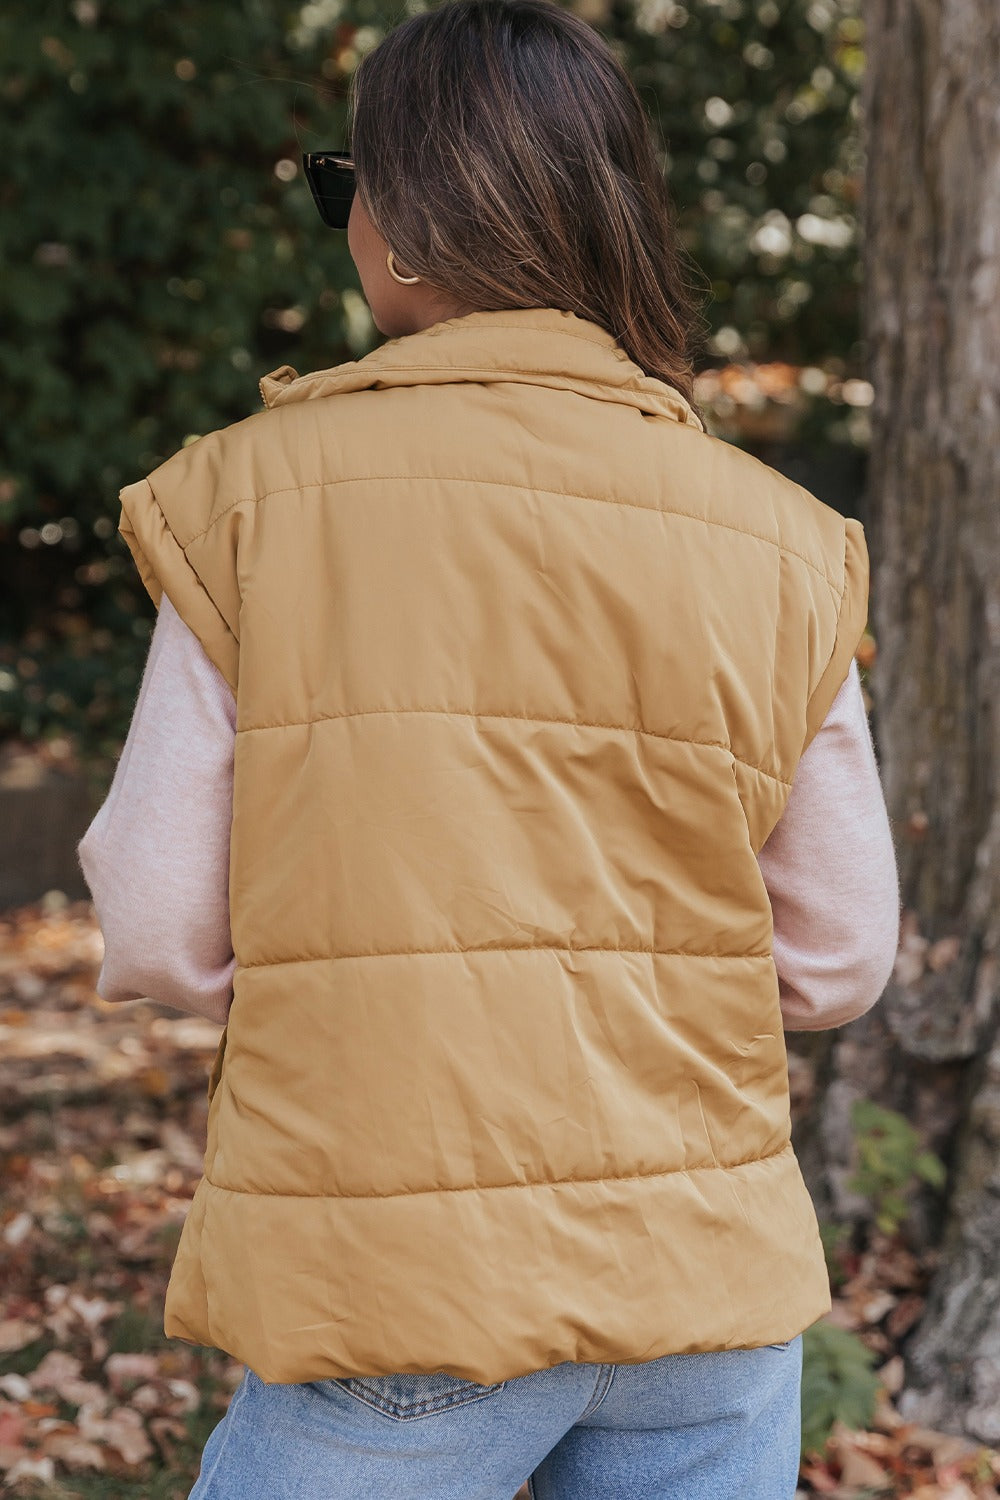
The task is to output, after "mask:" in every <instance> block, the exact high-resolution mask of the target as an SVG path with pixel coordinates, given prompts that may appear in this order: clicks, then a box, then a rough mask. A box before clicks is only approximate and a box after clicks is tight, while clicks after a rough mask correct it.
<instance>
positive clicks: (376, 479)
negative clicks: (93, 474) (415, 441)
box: [184, 473, 840, 599]
mask: <svg viewBox="0 0 1000 1500" xmlns="http://www.w3.org/2000/svg"><path fill="white" fill-rule="evenodd" d="M387 479H431V480H437V481H440V482H442V483H444V484H474V485H482V486H485V485H489V486H491V487H492V488H494V489H505V490H523V489H528V488H530V489H532V490H534V491H535V492H536V493H537V494H539V495H561V496H562V497H563V498H564V499H566V500H587V501H591V502H592V503H593V504H595V505H618V506H621V507H623V508H624V509H626V510H645V511H648V512H649V514H650V515H654V516H657V515H668V516H679V517H680V518H681V519H682V520H686V521H700V522H701V523H702V524H703V525H705V526H718V527H719V528H720V529H721V530H722V531H735V532H736V533H737V535H739V536H749V537H753V538H754V539H755V540H756V541H758V542H767V543H768V545H769V546H771V547H775V548H777V550H778V551H779V552H781V553H782V554H783V555H784V556H786V557H797V558H798V559H799V561H800V562H803V563H805V565H806V567H807V568H811V569H812V571H813V572H814V573H816V574H818V575H819V577H820V578H822V580H823V582H824V583H825V584H826V585H827V587H828V588H830V589H832V590H833V592H834V595H835V596H836V597H837V598H838V599H839V598H840V585H839V584H838V583H834V581H833V579H832V578H830V577H829V576H828V575H827V574H826V573H824V571H823V569H822V568H820V567H817V565H816V564H815V563H814V562H812V561H811V559H810V558H808V557H806V556H805V554H804V553H802V552H796V551H795V548H794V547H788V546H785V545H784V544H783V543H782V542H780V541H778V540H777V539H776V538H775V537H773V536H764V535H763V534H762V533H761V532H759V531H751V530H750V529H749V528H748V527H746V526H733V525H731V524H730V522H729V521H718V520H716V519H715V518H714V517H710V516H693V515H692V514H691V512H690V511H686V510H670V509H669V508H666V507H664V506H659V505H637V504H636V503H635V501H634V500H609V499H608V497H607V496H606V495H580V494H578V493H577V492H576V491H575V490H553V489H548V488H546V487H544V486H542V485H537V484H533V485H525V484H518V483H516V482H515V481H513V480H510V479H481V478H478V477H477V478H473V477H471V476H469V475H467V474H412V473H411V474H357V475H355V476H354V477H353V478H351V477H348V478H344V479H303V480H301V481H300V483H298V484H286V485H282V486H281V488H280V489H275V490H265V491H264V493H263V494H262V495H244V496H242V497H241V498H240V499H239V500H233V501H231V502H230V504H229V505H227V506H226V507H225V509H224V510H220V511H219V514H218V515H217V516H213V517H212V519H211V521H209V523H208V525H207V526H205V527H203V528H202V530H201V531H196V532H195V534H194V536H191V537H188V539H187V541H186V542H185V543H184V549H185V551H186V550H187V548H188V547H190V546H192V545H193V544H194V543H195V542H197V541H198V540H199V539H200V538H201V537H203V536H205V535H206V534H207V533H208V532H210V531H211V530H212V527H213V526H216V525H217V524H218V522H219V521H221V520H222V519H223V517H224V516H227V515H228V514H229V512H230V511H231V510H235V509H236V507H237V506H238V505H256V504H258V503H259V502H260V501H261V500H270V499H271V497H272V496H274V495H293V494H296V493H298V492H299V491H301V490H322V489H327V488H329V487H332V486H333V485H337V484H381V483H383V482H384V481H385V480H387Z"/></svg>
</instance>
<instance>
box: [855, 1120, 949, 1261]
mask: <svg viewBox="0 0 1000 1500" xmlns="http://www.w3.org/2000/svg"><path fill="white" fill-rule="evenodd" d="M851 1126H852V1128H853V1131H854V1140H855V1145H856V1148H857V1153H858V1167H857V1171H856V1172H855V1175H854V1177H853V1178H852V1179H851V1183H850V1186H851V1189H852V1191H854V1192H856V1193H860V1194H861V1195H862V1196H863V1197H865V1198H867V1199H869V1201H870V1202H871V1203H872V1205H873V1207H874V1209H875V1222H876V1223H877V1225H878V1227H879V1229H881V1230H882V1231H883V1233H884V1234H896V1233H897V1231H898V1230H899V1228H900V1226H901V1225H902V1223H903V1221H904V1219H905V1218H906V1214H907V1209H908V1201H907V1200H908V1197H909V1194H910V1193H911V1192H912V1191H913V1190H914V1189H915V1188H916V1186H917V1185H918V1184H919V1183H921V1182H924V1183H927V1185H928V1186H929V1187H933V1188H942V1187H943V1186H944V1183H945V1178H946V1176H947V1173H946V1170H945V1166H944V1163H943V1162H942V1161H941V1160H940V1158H939V1157H937V1156H935V1155H934V1153H933V1152H931V1151H925V1150H924V1149H923V1147H922V1145H921V1141H920V1137H919V1135H918V1134H917V1132H916V1130H915V1129H914V1127H913V1126H912V1125H911V1124H910V1122H909V1120H907V1119H906V1118H905V1117H904V1116H903V1115H901V1114H898V1113H897V1112H896V1110H892V1109H884V1108H883V1107H882V1106H881V1105H880V1104H873V1103H871V1102H870V1101H869V1100H867V1099H858V1100H856V1101H855V1103H854V1106H853V1108H852V1110H851Z"/></svg>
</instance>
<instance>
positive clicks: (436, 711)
mask: <svg viewBox="0 0 1000 1500" xmlns="http://www.w3.org/2000/svg"><path fill="white" fill-rule="evenodd" d="M376 714H432V715H439V716H440V717H441V718H449V719H514V720H518V719H520V720H521V721H522V722H524V723H525V724H570V725H572V726H573V727H574V728H576V729H610V730H612V731H613V732H614V733H615V734H644V735H649V736H650V738H652V739H656V740H667V741H668V742H669V743H673V744H678V745H702V746H704V748H705V749H706V750H725V752H726V754H727V755H731V756H732V757H733V760H735V761H736V762H737V763H738V764H739V765H741V766H745V767H746V769H747V770H748V771H757V772H758V773H759V774H760V775H761V776H766V777H768V779H769V780H771V781H776V782H778V784H779V785H780V786H787V787H790V786H791V784H792V783H791V782H790V781H785V780H784V778H783V777H781V776H779V775H778V774H777V773H776V772H775V771H766V770H765V769H764V767H763V766H755V765H754V763H753V761H749V760H744V759H743V757H742V756H740V755H737V754H735V752H734V751H733V749H732V747H731V746H730V745H726V744H723V742H722V741H721V740H696V739H694V738H692V736H690V735H685V734H662V733H661V732H660V731H659V730H658V729H643V728H641V727H640V725H638V724H595V723H591V722H589V721H588V720H586V719H550V718H543V717H542V716H541V715H539V714H493V713H483V712H480V711H479V710H478V709H470V708H352V709H348V710H346V711H345V712H344V713H340V714H317V715H316V716H315V718H312V719H281V720H279V721H278V723H276V724H243V725H240V726H239V728H238V729H237V731H236V732H237V734H261V733H262V732H263V731H265V730H268V729H304V728H306V727H307V726H308V725H310V724H326V723H329V722H331V721H332V720H335V719H362V718H367V717H369V716H373V715H376Z"/></svg>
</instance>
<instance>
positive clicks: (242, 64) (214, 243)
mask: <svg viewBox="0 0 1000 1500" xmlns="http://www.w3.org/2000/svg"><path fill="white" fill-rule="evenodd" d="M422 3H423V0H315V3H312V4H308V5H301V4H295V3H292V0H274V3H267V4H265V3H264V0H232V3H231V4H228V5H225V6H218V5H215V6H206V5H197V4H195V3H194V0H177V3H175V4H173V5H169V6H165V5H162V4H159V3H156V0H72V3H69V4H67V3H66V0H7V3H6V4H5V5H4V6H3V8H2V9H0V56H2V57H3V61H4V70H3V76H2V79H0V159H2V160H3V162H4V172H3V176H2V179H0V329H2V330H3V332H2V335H0V738H3V737H4V736H11V735H17V736H20V737H22V738H25V739H28V740H33V739H38V738H40V737H44V738H52V737H58V736H61V735H65V734H67V733H68V735H69V738H70V740H71V741H72V742H74V743H76V744H78V745H80V746H82V747H83V748H84V749H85V751H86V752H87V754H88V755H89V756H91V757H94V758H97V759H107V758H109V757H112V756H113V755H114V753H115V752H116V751H117V748H118V746H119V745H120V743H121V740H122V738H123V736H124V733H125V729H126V728H127V725H128V720H129V718H130V715H131V711H132V706H133V704H134V701H135V696H136V691H137V688H138V681H139V673H140V671H141V667H142V663H143V660H144V657H145V653H146V649H147V647H148V641H149V633H150V629H151V625H152V621H153V618H154V611H153V608H152V605H151V603H150V601H149V600H148V598H147V597H146V595H145V592H144V590H143V589H142V586H141V585H140V583H139V581H138V578H137V576H136V574H135V569H134V568H133V566H132V563H131V559H130V558H129V557H128V555H127V553H126V551H125V548H124V546H123V544H122V543H121V540H120V538H119V537H118V536H117V534H116V527H117V522H118V500H117V495H118V490H119V489H120V487H121V486H122V485H123V484H126V483H129V482H131V481H133V480H136V479H139V478H141V477H143V476H144V475H145V474H146V473H148V472H149V470H150V469H152V468H153V467H155V466H156V464H158V463H159V462H160V461H161V460H162V459H164V458H165V457H167V456H168V455H169V454H170V453H172V452H173V451H175V450H176V449H177V448H178V447H179V446H180V445H181V444H182V443H183V442H184V441H185V439H186V438H188V437H190V436H191V435H192V434H200V433H204V432H207V431H210V430H212V429H214V428H217V427H220V426H224V425H226V424H228V423H230V422H233V421H236V420H239V419H240V418H242V417H244V416H247V415H248V414H250V413H251V412H253V411H254V410H255V409H257V407H258V405H259V397H258V391H257V381H258V378H259V377H260V376H261V375H262V374H264V373H266V372H267V371H268V370H270V369H272V368H274V367H275V366H277V365H279V364H282V363H285V362H288V363H291V364H293V365H295V366H296V367H297V368H298V369H300V370H303V369H310V368H322V367H324V366H328V365H331V364H335V363H337V362H339V361H341V360H343V359H346V358H349V357H351V356H352V355H358V354H362V353H364V352H365V351H366V350H367V349H368V348H369V347H371V345H372V344H373V343H374V341H375V339H376V337H377V336H376V334H375V331H374V329H373V327H372V324H371V321H370V318H369V316H368V314H367V309H366V307H365V305H364V302H363V299H362V298H361V295H360V291H359V287H358V282H357V277H356V272H355V270H354V267H353V264H352V262H351V260H350V256H349V253H348V249H347V244H346V238H345V236H343V235H337V234H333V233H331V231H329V230H327V229H325V228H324V227H323V225H322V224H321V223H320V221H319V218H318V216H317V215H316V213H315V211H314V208H313V205H312V202H311V200H310V197H309V194H308V190H307V188H306V185H305V183H304V181H303V180H302V176H301V172H300V170H299V167H298V158H299V153H300V150H301V149H303V148H307V149H315V148H317V147H319V146H321V145H338V144H340V143H342V141H343V140H344V137H345V125H346V104H345V98H346V87H347V83H348V80H349V77H350V74H351V72H352V70H353V68H354V67H355V66H356V64H357V61H358V59H359V57H360V55H361V54H362V53H363V52H364V51H365V50H367V49H368V48H370V47H372V46H374V45H375V44H377V42H378V41H379V40H380V38H381V36H382V35H384V33H385V31H386V30H387V29H389V28H390V27H391V26H392V25H393V24H394V23H395V22H396V21H397V20H398V19H400V18H401V17H402V16H403V15H405V14H406V11H407V9H419V8H421V7H422ZM579 3H580V5H581V9H582V10H583V13H584V14H586V15H588V17H590V18H592V19H593V18H594V17H595V16H596V19H597V21H598V24H599V25H600V26H601V27H602V29H603V30H604V31H605V33H606V35H607V36H608V37H609V39H610V41H611V42H612V45H613V46H614V47H615V48H616V49H617V50H618V52H619V53H620V54H621V55H622V56H623V58H624V59H625V61H626V63H627V64H628V66H629V68H630V70H631V73H632V76H633V77H634V79H635V82H636V85H637V87H638V89H639V92H640V95H641V97H642V98H643V100H644V102H645V103H646V105H647V107H648V108H649V110H650V112H651V114H652V115H653V117H654V119H655V120H656V121H657V123H658V126H659V129H660V131H661V132H662V135H663V137H664V138H665V139H666V141H667V142H668V149H667V151H666V153H665V157H664V160H665V165H666V166H667V168H668V171H669V174H670V182H671V188H672V191H673V194H674V197H675V201H676V203H677V205H678V211H679V225H680V231H681V234H682V237H683V239H684V241H685V243H686V244H687V246H688V247H689V249H690V251H691V252H692V254H693V256H694V258H695V260H696V261H697V262H698V263H699V265H700V266H701V267H702V268H703V270H704V272H705V273H706V274H707V276H708V278H709V279H710V281H711V285H712V297H713V300H712V302H711V304H710V305H709V306H708V308H707V309H706V313H707V318H708V321H709V324H710V331H711V335H712V340H711V343H710V345H709V348H708V351H707V353H708V356H709V357H710V358H711V357H716V358H727V359H728V358H732V357H738V356H740V355H741V354H743V353H749V354H750V355H751V356H753V357H754V358H758V359H760V358H772V359H773V358H784V359H787V360H790V361H793V362H797V363H804V364H814V365H817V366H819V365H823V366H824V367H825V368H826V369H827V370H828V371H831V372H833V373H834V374H839V375H846V374H850V373H852V372H860V361H861V356H862V350H861V346H860V344H859V343H858V270H857V243H856V240H857V232H856V223H855V209H856V202H857V197H858V190H859V172H860V151H859V144H858V130H857V103H856V93H857V83H858V79H859V76H860V70H861V63H862V52H861V36H862V32H861V22H860V19H859V13H858V12H859V3H860V0H688V3H687V4H686V5H682V4H680V3H678V0H579ZM814 373H815V372H814ZM831 411H832V412H833V413H834V415H835V420H834V422H833V425H832V426H831V424H830V418H829V414H830V412H831ZM858 417H859V414H858V413H856V412H853V413H852V411H851V410H850V408H848V407H845V406H843V405H841V406H840V407H839V408H837V407H831V406H830V404H829V403H823V404H821V407H820V408H819V409H818V410H817V411H816V412H815V413H814V414H813V415H811V416H810V417H809V419H808V420H809V423H810V424H811V425H810V426H808V428H807V429H805V430H804V431H803V433H802V436H803V437H804V438H805V439H806V440H812V439H814V438H816V437H819V436H823V437H826V438H830V437H832V438H834V439H838V440H843V441H845V442H846V443H848V444H850V443H851V442H857V441H859V440H860V439H859V437H858V433H859V431H860V429H859V428H858V427H857V421H856V419H857V418H858ZM852 421H854V422H855V425H854V426H853V427H852V426H851V423H852Z"/></svg>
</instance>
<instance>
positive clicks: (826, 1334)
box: [802, 1323, 879, 1456]
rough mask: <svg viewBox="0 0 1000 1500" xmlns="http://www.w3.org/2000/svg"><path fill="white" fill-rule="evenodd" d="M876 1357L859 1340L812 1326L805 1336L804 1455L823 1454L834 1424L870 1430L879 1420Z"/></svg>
mask: <svg viewBox="0 0 1000 1500" xmlns="http://www.w3.org/2000/svg"><path fill="white" fill-rule="evenodd" d="M874 1363H875V1356H874V1354H873V1353H872V1351H871V1350H870V1349H868V1348H867V1347H866V1346H865V1345H864V1344H863V1343H862V1342H861V1340H860V1339H859V1338H858V1337H857V1335H856V1334H853V1333H848V1332H847V1331H846V1329H843V1328H837V1327H835V1326H834V1324H832V1323H814V1324H813V1326H812V1327H811V1328H807V1329H806V1331H805V1333H804V1334H803V1336H802V1453H803V1456H805V1455H806V1454H807V1453H821V1452H822V1451H823V1448H824V1447H825V1446H826V1440H827V1438H828V1437H829V1436H830V1433H831V1432H832V1431H833V1425H834V1423H835V1422H837V1421H840V1422H843V1423H844V1424H845V1426H847V1427H854V1428H866V1427H868V1426H869V1425H870V1424H871V1420H872V1417H873V1416H874V1415H875V1397H876V1394H877V1392H878V1387H879V1382H878V1376H877V1375H876V1374H875V1373H874V1371H873V1369H872V1366H873V1365H874Z"/></svg>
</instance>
